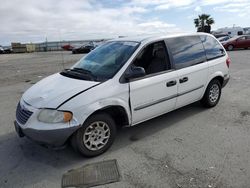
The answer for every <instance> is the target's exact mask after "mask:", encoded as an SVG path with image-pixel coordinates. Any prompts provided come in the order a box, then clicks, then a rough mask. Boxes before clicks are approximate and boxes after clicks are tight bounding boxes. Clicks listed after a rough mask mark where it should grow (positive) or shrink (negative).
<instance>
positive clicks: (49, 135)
mask: <svg viewBox="0 0 250 188" xmlns="http://www.w3.org/2000/svg"><path fill="white" fill-rule="evenodd" d="M14 125H15V130H16V132H17V134H18V135H19V136H20V137H24V136H26V137H27V138H29V139H31V140H33V141H35V142H37V143H39V144H42V145H47V146H51V147H60V146H63V145H64V144H65V142H66V141H67V139H68V138H69V137H70V136H71V135H72V134H73V133H74V132H75V131H76V130H77V129H78V128H79V126H74V127H69V128H62V129H52V130H36V129H32V128H25V129H24V128H22V127H21V126H20V125H19V124H18V122H17V121H15V122H14Z"/></svg>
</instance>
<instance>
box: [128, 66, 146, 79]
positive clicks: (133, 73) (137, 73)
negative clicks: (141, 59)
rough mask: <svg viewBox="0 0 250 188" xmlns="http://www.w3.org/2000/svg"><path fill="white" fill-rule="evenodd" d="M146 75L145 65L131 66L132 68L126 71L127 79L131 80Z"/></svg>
mask: <svg viewBox="0 0 250 188" xmlns="http://www.w3.org/2000/svg"><path fill="white" fill-rule="evenodd" d="M145 75H146V72H145V69H144V68H143V67H136V66H131V67H130V69H129V70H128V71H127V72H126V73H125V79H126V80H131V79H134V78H140V77H143V76H145Z"/></svg>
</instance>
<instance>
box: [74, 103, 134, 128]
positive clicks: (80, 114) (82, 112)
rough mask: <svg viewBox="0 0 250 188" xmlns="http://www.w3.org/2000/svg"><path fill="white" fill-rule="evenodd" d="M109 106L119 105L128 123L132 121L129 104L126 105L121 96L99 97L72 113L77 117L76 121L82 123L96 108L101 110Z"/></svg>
mask: <svg viewBox="0 0 250 188" xmlns="http://www.w3.org/2000/svg"><path fill="white" fill-rule="evenodd" d="M111 106H119V107H122V108H123V109H124V110H125V112H126V115H127V117H128V122H129V125H130V124H131V122H132V118H131V113H130V109H129V105H128V101H125V100H123V99H121V98H107V99H101V100H98V101H96V102H94V103H91V104H87V105H84V106H81V107H79V108H77V109H75V110H73V111H72V112H73V114H74V117H75V118H76V119H77V121H78V122H79V124H81V125H82V124H83V123H84V122H85V121H86V119H87V118H88V117H89V116H90V115H92V114H93V113H95V112H96V111H98V110H102V109H105V108H108V107H111Z"/></svg>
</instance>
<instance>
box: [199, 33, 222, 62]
mask: <svg viewBox="0 0 250 188" xmlns="http://www.w3.org/2000/svg"><path fill="white" fill-rule="evenodd" d="M200 38H201V41H202V43H203V45H204V48H205V51H206V56H207V60H211V59H216V58H218V57H222V56H224V55H225V51H224V49H223V48H222V46H221V45H220V44H219V42H218V41H217V40H215V39H214V38H213V37H211V36H208V35H201V36H200Z"/></svg>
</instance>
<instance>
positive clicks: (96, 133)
mask: <svg viewBox="0 0 250 188" xmlns="http://www.w3.org/2000/svg"><path fill="white" fill-rule="evenodd" d="M115 136H116V125H115V122H114V120H113V119H112V118H111V117H110V116H109V115H108V114H105V113H100V114H95V115H92V116H91V117H90V118H88V119H87V120H86V122H85V123H84V125H83V126H82V127H81V128H80V129H78V130H77V132H76V133H75V134H74V135H73V137H72V139H71V144H72V146H73V148H74V149H75V150H77V151H78V152H80V153H81V154H82V155H84V156H86V157H94V156H97V155H100V154H102V153H103V152H105V151H106V150H107V149H109V148H110V146H111V145H112V143H113V141H114V139H115Z"/></svg>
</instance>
